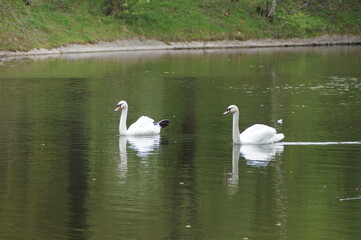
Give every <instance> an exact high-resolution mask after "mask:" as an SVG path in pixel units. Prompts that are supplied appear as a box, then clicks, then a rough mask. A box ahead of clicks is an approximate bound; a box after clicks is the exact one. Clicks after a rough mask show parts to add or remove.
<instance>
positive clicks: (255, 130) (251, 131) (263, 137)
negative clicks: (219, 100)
mask: <svg viewBox="0 0 361 240" xmlns="http://www.w3.org/2000/svg"><path fill="white" fill-rule="evenodd" d="M227 113H232V114H233V130H232V138H233V144H269V143H274V142H278V141H280V140H282V139H283V138H284V137H285V136H284V135H283V133H278V134H277V133H276V129H274V128H272V127H269V126H266V125H263V124H255V125H252V126H250V127H249V128H247V129H246V130H244V131H243V132H242V133H241V134H239V128H238V121H239V110H238V108H237V106H236V105H231V106H229V107H228V108H227V110H226V111H225V112H224V113H223V114H227Z"/></svg>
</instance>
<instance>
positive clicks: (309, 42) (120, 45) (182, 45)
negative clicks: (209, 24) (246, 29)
mask: <svg viewBox="0 0 361 240" xmlns="http://www.w3.org/2000/svg"><path fill="white" fill-rule="evenodd" d="M352 44H361V37H360V36H328V35H325V36H322V37H315V38H306V39H300V38H293V39H285V40H281V39H264V40H258V39H251V40H247V41H236V40H235V41H210V42H201V41H192V42H169V43H165V42H162V41H158V40H139V39H128V40H118V41H114V42H100V43H98V44H85V45H80V44H70V45H66V46H63V47H60V48H55V49H33V50H31V51H28V52H1V51H0V57H1V56H7V57H9V56H10V57H11V56H12V57H15V56H31V55H48V54H65V53H94V52H116V51H137V50H169V49H212V48H213V49H214V48H255V47H296V46H325V45H352Z"/></svg>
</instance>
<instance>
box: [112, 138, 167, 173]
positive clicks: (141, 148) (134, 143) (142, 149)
mask: <svg viewBox="0 0 361 240" xmlns="http://www.w3.org/2000/svg"><path fill="white" fill-rule="evenodd" d="M127 143H128V147H129V149H132V150H134V151H135V152H136V155H137V156H138V157H141V158H146V157H148V156H150V155H151V154H153V153H154V150H155V149H157V148H159V145H160V136H159V135H154V136H120V137H119V155H120V162H119V165H118V169H119V172H120V173H121V175H123V176H126V173H127V171H128V155H127Z"/></svg>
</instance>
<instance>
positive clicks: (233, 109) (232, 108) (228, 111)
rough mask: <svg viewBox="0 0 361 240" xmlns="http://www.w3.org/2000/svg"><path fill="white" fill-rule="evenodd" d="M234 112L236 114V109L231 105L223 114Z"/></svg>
mask: <svg viewBox="0 0 361 240" xmlns="http://www.w3.org/2000/svg"><path fill="white" fill-rule="evenodd" d="M235 112H238V107H237V106H236V105H231V106H229V107H228V108H227V109H226V111H225V112H224V113H223V114H228V113H235Z"/></svg>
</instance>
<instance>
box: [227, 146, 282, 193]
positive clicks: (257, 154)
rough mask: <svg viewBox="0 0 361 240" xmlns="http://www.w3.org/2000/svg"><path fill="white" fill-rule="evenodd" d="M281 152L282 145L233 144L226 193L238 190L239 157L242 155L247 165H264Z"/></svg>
mask: <svg viewBox="0 0 361 240" xmlns="http://www.w3.org/2000/svg"><path fill="white" fill-rule="evenodd" d="M282 152H283V145H279V144H269V145H239V144H234V145H233V149H232V172H230V173H228V174H227V175H228V177H227V184H228V194H230V195H234V194H236V193H237V192H238V182H239V169H238V166H239V157H240V156H242V157H243V158H244V159H245V160H246V164H247V165H249V166H256V167H264V166H267V165H268V163H269V162H270V161H271V160H273V159H274V158H275V157H276V155H277V154H280V153H282Z"/></svg>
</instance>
